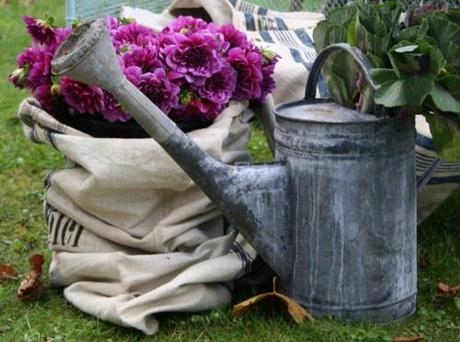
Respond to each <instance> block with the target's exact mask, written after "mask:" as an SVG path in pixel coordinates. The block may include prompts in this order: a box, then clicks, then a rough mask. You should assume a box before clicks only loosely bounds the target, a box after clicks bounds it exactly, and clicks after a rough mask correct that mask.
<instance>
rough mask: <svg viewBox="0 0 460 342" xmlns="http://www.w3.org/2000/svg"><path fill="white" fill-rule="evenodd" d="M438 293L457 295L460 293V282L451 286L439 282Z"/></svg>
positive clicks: (441, 294)
mask: <svg viewBox="0 0 460 342" xmlns="http://www.w3.org/2000/svg"><path fill="white" fill-rule="evenodd" d="M437 290H438V295H439V296H441V297H448V298H450V297H455V296H456V295H458V294H460V284H459V285H456V286H453V287H450V286H449V285H446V284H444V283H439V284H438V289H437Z"/></svg>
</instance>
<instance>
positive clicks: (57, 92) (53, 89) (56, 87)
mask: <svg viewBox="0 0 460 342" xmlns="http://www.w3.org/2000/svg"><path fill="white" fill-rule="evenodd" d="M50 93H51V95H60V94H61V86H60V85H59V84H53V85H52V86H51V90H50Z"/></svg>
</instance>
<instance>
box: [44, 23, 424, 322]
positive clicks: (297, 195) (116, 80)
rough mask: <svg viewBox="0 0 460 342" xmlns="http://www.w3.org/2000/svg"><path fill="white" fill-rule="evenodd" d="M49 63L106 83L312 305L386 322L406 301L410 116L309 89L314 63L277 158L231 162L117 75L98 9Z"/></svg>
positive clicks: (285, 121) (409, 302)
mask: <svg viewBox="0 0 460 342" xmlns="http://www.w3.org/2000/svg"><path fill="white" fill-rule="evenodd" d="M341 48H344V47H343V46H342V47H341ZM346 49H349V48H346ZM353 53H355V54H356V51H354V50H353ZM324 56H325V55H323V57H324ZM359 57H360V58H358V59H357V60H358V61H359V63H362V61H363V58H362V56H359ZM323 59H324V58H323ZM322 62H323V61H322V60H321V59H320V62H319V64H321V63H322ZM52 68H53V72H54V73H55V74H59V75H63V74H64V75H67V76H70V77H72V78H74V79H77V80H79V81H82V82H85V83H89V84H95V85H98V86H100V87H102V88H104V89H106V90H107V91H109V92H110V93H112V94H113V95H114V96H115V97H116V98H117V99H118V101H119V102H120V103H121V104H122V105H123V107H124V108H126V109H127V110H128V111H129V112H130V113H131V114H132V115H133V117H134V118H135V119H136V121H138V123H139V124H140V125H141V126H142V127H143V128H144V129H145V130H146V132H147V133H149V134H150V135H151V136H152V137H153V138H154V139H155V140H156V141H157V142H158V143H159V144H160V145H161V146H162V147H163V148H164V149H165V150H166V151H167V152H168V153H169V154H170V155H171V157H172V158H173V159H174V160H175V161H176V162H177V163H178V164H179V165H180V166H181V167H182V168H183V169H184V170H185V171H186V172H187V173H188V174H189V176H190V177H191V178H192V179H193V180H194V181H195V183H197V184H198V185H199V186H200V187H201V188H202V189H203V191H204V192H205V193H206V194H207V195H208V196H209V197H210V199H211V200H213V201H214V202H215V203H216V204H217V205H218V206H219V207H220V208H221V210H222V211H223V213H224V214H225V215H226V217H227V218H228V219H229V220H230V222H231V223H232V224H233V225H234V226H235V227H236V228H237V229H238V230H239V231H240V232H241V233H242V234H243V235H244V236H245V237H246V238H247V239H248V240H249V242H251V244H253V245H254V247H255V248H256V250H257V251H258V253H259V254H260V255H261V256H262V258H263V259H264V260H265V261H266V262H267V264H268V265H269V266H270V267H271V268H272V269H273V270H274V271H275V272H276V273H277V274H278V276H279V283H280V286H281V288H282V291H283V292H285V293H286V294H288V295H289V296H291V297H292V298H293V299H295V300H297V301H298V302H299V303H300V304H302V305H303V306H305V307H307V308H310V309H311V310H312V311H313V313H314V314H316V315H319V316H321V315H334V316H336V317H339V318H342V319H351V320H356V319H358V320H362V319H365V320H372V321H377V322H388V321H393V320H397V319H401V318H403V317H405V316H407V315H408V314H410V313H412V312H413V311H414V310H415V293H416V214H415V209H416V204H415V199H416V196H415V156H414V138H415V134H414V128H413V127H414V123H413V119H411V118H395V119H383V118H377V117H374V116H370V115H366V114H361V113H357V112H355V111H351V110H348V109H345V108H342V107H340V106H338V105H336V104H333V103H327V102H324V101H322V100H314V99H312V96H311V92H312V89H313V88H314V87H313V86H312V84H314V83H315V82H316V81H317V77H318V74H319V73H318V72H316V73H313V77H311V78H310V79H309V84H310V85H309V86H308V87H307V93H308V94H309V95H308V94H307V95H308V96H306V99H305V100H304V101H299V102H295V103H290V104H284V105H281V106H278V107H277V109H276V110H275V116H276V130H275V135H274V140H275V145H276V147H275V149H276V160H277V161H276V162H274V163H268V164H250V165H249V164H248V165H235V166H232V165H225V164H223V163H220V162H218V161H216V160H214V159H213V158H212V157H210V156H209V155H207V154H206V153H204V152H203V151H201V150H200V149H199V148H198V147H197V146H196V145H195V144H194V143H193V141H191V140H190V139H189V138H188V137H187V136H186V135H185V134H184V133H183V132H182V131H180V130H179V129H178V128H177V126H176V125H175V124H174V123H173V122H172V121H171V120H169V119H168V118H167V116H166V115H164V114H163V113H162V112H161V111H160V110H159V109H158V107H156V106H155V105H154V104H153V103H151V102H150V101H149V100H148V98H146V97H145V96H144V95H143V94H142V93H141V92H140V91H139V90H138V89H137V88H136V87H134V86H133V85H132V84H131V83H129V81H128V80H126V78H125V77H124V76H123V75H122V72H121V70H120V67H119V65H118V61H117V58H116V55H115V53H114V51H113V48H112V46H111V42H110V40H109V37H108V35H107V31H106V24H105V22H104V21H103V20H98V21H96V22H94V23H88V24H83V25H82V26H81V27H79V28H78V29H76V30H75V31H74V33H72V35H71V36H70V37H69V38H68V39H67V40H66V42H64V44H63V45H61V47H60V48H59V49H58V51H57V53H56V55H55V57H54V59H53V62H52ZM317 69H319V68H317Z"/></svg>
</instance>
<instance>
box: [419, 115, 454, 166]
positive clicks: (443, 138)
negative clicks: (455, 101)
mask: <svg viewBox="0 0 460 342" xmlns="http://www.w3.org/2000/svg"><path fill="white" fill-rule="evenodd" d="M425 117H426V119H427V121H428V123H429V125H430V130H431V134H432V136H433V142H434V145H435V147H436V150H437V153H438V156H439V157H440V158H441V159H442V160H445V161H448V162H460V121H459V119H458V118H457V120H455V119H453V118H448V117H446V116H443V115H438V114H427V115H425Z"/></svg>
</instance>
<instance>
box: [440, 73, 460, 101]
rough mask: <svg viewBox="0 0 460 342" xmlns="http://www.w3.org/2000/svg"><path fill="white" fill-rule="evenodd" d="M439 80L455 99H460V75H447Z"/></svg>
mask: <svg viewBox="0 0 460 342" xmlns="http://www.w3.org/2000/svg"><path fill="white" fill-rule="evenodd" d="M438 82H439V84H440V85H441V86H442V87H443V88H444V89H446V90H447V91H448V92H449V93H450V94H451V95H452V96H453V97H454V98H455V99H457V100H458V101H460V75H447V76H445V77H443V78H441V79H440V80H439V81H438Z"/></svg>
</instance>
